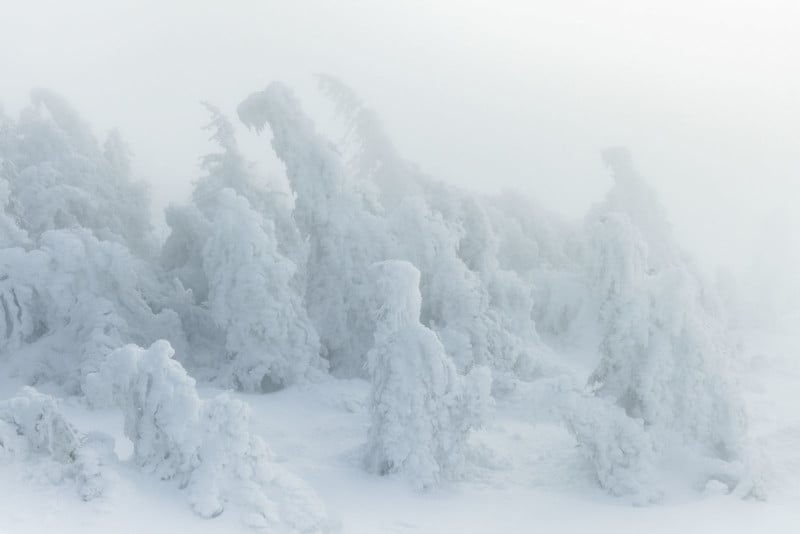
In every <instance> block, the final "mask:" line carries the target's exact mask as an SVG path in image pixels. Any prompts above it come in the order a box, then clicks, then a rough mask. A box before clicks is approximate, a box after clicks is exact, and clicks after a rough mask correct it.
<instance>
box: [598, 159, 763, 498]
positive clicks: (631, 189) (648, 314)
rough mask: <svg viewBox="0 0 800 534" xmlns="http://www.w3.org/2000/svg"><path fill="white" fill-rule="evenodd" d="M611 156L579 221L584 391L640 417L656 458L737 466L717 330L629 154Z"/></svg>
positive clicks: (740, 451) (735, 405)
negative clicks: (604, 190)
mask: <svg viewBox="0 0 800 534" xmlns="http://www.w3.org/2000/svg"><path fill="white" fill-rule="evenodd" d="M611 154H612V156H613V157H610V156H609V155H608V153H607V154H606V159H607V161H609V162H610V164H611V165H612V170H613V172H614V177H615V180H616V184H615V187H614V189H613V190H612V192H611V194H610V195H609V200H608V201H607V202H606V203H605V204H603V205H600V206H598V207H596V208H595V209H594V210H593V213H592V214H590V216H589V217H588V218H587V223H586V225H587V232H588V240H589V250H590V253H589V257H588V261H589V263H588V266H589V272H590V283H591V287H592V288H593V296H594V297H593V298H594V299H595V302H596V303H597V313H598V320H599V325H600V332H601V342H600V347H599V348H600V355H601V358H600V362H599V364H598V366H597V368H596V369H595V370H594V372H593V373H592V375H591V377H590V379H589V385H590V387H591V389H592V390H593V391H594V392H595V393H596V394H597V395H599V396H601V397H604V398H607V399H610V400H611V401H613V402H614V403H616V404H617V405H618V406H620V407H621V408H623V409H624V410H625V413H626V414H628V416H629V417H632V418H635V419H641V420H642V421H643V422H644V425H645V428H646V430H647V432H648V433H650V434H651V435H652V436H653V437H654V438H653V439H654V443H655V444H656V446H657V449H659V450H660V452H663V451H665V450H668V449H669V448H670V447H678V448H682V449H684V450H687V451H691V452H692V453H694V454H697V455H698V456H700V457H705V458H709V459H712V461H716V460H722V461H724V462H746V461H747V460H748V458H747V455H748V447H747V440H746V423H745V417H744V411H743V408H742V404H741V400H740V399H739V397H738V395H737V393H736V391H735V388H734V387H733V384H732V382H731V374H730V371H729V369H728V364H729V362H728V360H729V356H730V353H729V347H728V345H727V344H726V342H725V337H724V332H723V330H722V325H721V322H720V321H719V320H718V319H716V318H715V317H713V316H712V315H711V314H710V313H709V311H708V308H707V306H706V304H705V302H706V301H705V300H704V296H703V291H706V290H707V289H706V288H704V287H703V282H702V280H701V279H699V278H698V276H696V274H695V272H694V270H693V267H692V266H691V264H690V263H688V262H687V260H686V259H685V258H684V256H683V254H682V252H681V251H680V250H679V248H678V247H677V245H676V244H675V242H674V241H673V238H672V236H671V233H670V231H669V227H668V225H667V223H666V221H665V220H661V219H660V218H659V217H660V214H661V213H662V210H661V209H660V206H659V205H658V204H657V199H656V198H655V196H654V194H653V193H652V191H651V190H650V189H649V188H647V187H646V186H645V185H644V184H643V183H641V179H640V178H639V177H638V175H636V174H635V172H633V171H632V167H631V165H630V158H629V156H627V154H626V153H625V152H621V151H614V152H612V153H611ZM644 205H647V206H650V208H651V209H647V210H643V209H642V206H644ZM711 476H713V474H712V475H711ZM726 482H729V483H730V484H731V485H735V484H736V481H732V480H726Z"/></svg>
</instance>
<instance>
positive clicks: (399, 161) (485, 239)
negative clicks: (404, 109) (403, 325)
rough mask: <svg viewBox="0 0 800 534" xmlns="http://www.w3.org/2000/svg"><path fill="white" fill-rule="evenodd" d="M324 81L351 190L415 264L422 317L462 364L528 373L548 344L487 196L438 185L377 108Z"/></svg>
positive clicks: (506, 374) (499, 373)
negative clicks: (395, 142) (507, 259)
mask: <svg viewBox="0 0 800 534" xmlns="http://www.w3.org/2000/svg"><path fill="white" fill-rule="evenodd" d="M320 84H321V86H322V88H323V90H324V91H325V93H326V94H328V95H329V96H330V97H331V99H332V101H333V102H334V104H335V106H336V108H337V111H338V112H339V114H340V116H341V117H342V119H343V121H344V123H345V135H344V139H343V141H342V142H341V143H340V144H339V147H338V148H339V152H340V153H341V154H342V160H343V165H344V167H345V169H346V171H347V175H348V176H350V180H349V183H350V184H352V187H353V188H355V189H357V190H358V191H360V192H362V195H363V197H364V198H365V201H366V202H367V203H368V204H369V205H371V206H377V209H378V210H379V211H380V212H382V213H385V216H386V217H387V219H388V221H389V230H390V233H391V241H392V243H394V246H393V247H392V250H393V252H392V253H390V254H389V255H388V256H387V257H393V258H402V259H406V260H409V261H411V262H412V263H413V264H414V265H415V266H416V267H418V268H419V269H420V271H421V273H422V274H421V286H420V289H421V292H422V297H423V299H422V302H423V304H422V322H423V324H425V325H426V326H428V327H430V328H432V329H433V330H434V331H436V332H437V333H438V334H439V336H440V337H441V339H442V342H443V343H444V346H445V348H446V349H447V351H448V353H449V354H451V355H452V357H453V358H454V360H455V362H456V364H457V365H458V367H459V369H461V370H468V369H470V368H471V367H472V366H475V365H484V364H486V365H490V366H492V368H493V370H494V371H495V378H496V379H500V380H502V381H503V382H507V381H508V379H509V378H510V377H513V376H530V374H531V372H532V370H533V369H534V368H535V367H536V365H537V364H538V363H539V361H538V360H539V359H540V357H541V355H542V353H544V352H545V350H544V347H543V346H542V344H541V343H540V342H539V339H538V336H537V334H536V327H535V324H534V322H533V319H532V308H533V300H532V298H531V294H532V288H531V286H530V284H528V283H526V282H525V281H524V280H522V279H521V278H520V277H519V276H518V275H517V274H516V273H514V272H512V271H510V270H508V269H505V268H503V267H502V266H501V265H500V263H499V261H498V259H497V246H498V241H497V235H496V234H497V231H496V229H495V228H494V226H493V220H492V219H491V218H490V217H489V214H488V211H487V207H488V203H487V201H486V200H485V199H483V198H481V197H478V196H477V195H471V194H468V193H466V192H464V191H461V190H459V189H457V188H455V187H452V186H448V185H445V184H443V183H440V182H437V181H435V180H433V179H431V178H430V177H428V176H426V175H425V174H424V173H422V172H421V171H420V170H419V169H418V168H417V167H416V166H415V165H413V164H411V163H409V162H408V161H406V160H404V159H403V158H402V157H400V155H398V154H397V152H396V151H395V149H394V147H393V146H392V143H391V141H390V140H389V139H388V137H387V136H386V134H385V132H384V131H383V128H382V126H381V124H380V121H379V119H378V118H377V115H376V114H375V112H374V111H373V110H371V109H370V108H369V107H367V106H365V105H364V104H363V103H362V102H361V100H360V99H359V98H358V96H357V95H356V94H355V93H354V92H353V91H352V90H351V89H350V88H349V87H347V86H346V85H344V84H343V83H342V82H340V81H339V80H337V79H335V78H333V77H330V76H322V77H321V80H320Z"/></svg>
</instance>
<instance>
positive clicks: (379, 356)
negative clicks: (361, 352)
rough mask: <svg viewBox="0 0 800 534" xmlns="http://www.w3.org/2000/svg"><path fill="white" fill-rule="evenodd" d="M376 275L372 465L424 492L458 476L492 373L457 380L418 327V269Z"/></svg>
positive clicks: (384, 266) (431, 337)
mask: <svg viewBox="0 0 800 534" xmlns="http://www.w3.org/2000/svg"><path fill="white" fill-rule="evenodd" d="M373 268H374V269H375V270H376V271H377V273H376V274H377V276H376V278H377V299H378V300H379V302H380V303H381V304H380V307H379V310H378V314H377V329H376V332H375V345H374V346H373V348H372V349H371V350H370V352H369V354H368V367H369V373H370V377H371V381H372V394H371V397H372V399H371V404H370V406H371V414H370V416H371V419H370V429H369V440H368V445H367V456H366V462H367V466H368V468H369V469H370V470H371V471H373V472H376V473H379V474H389V473H395V472H397V473H402V474H403V475H405V476H406V477H407V478H408V479H409V480H410V481H411V482H412V484H414V485H415V486H416V487H417V488H419V489H424V488H428V487H431V486H434V485H436V484H437V483H438V482H439V481H440V479H442V478H457V477H458V476H459V471H460V468H461V464H462V463H463V459H464V444H465V441H466V438H467V435H468V434H469V432H470V430H471V429H472V428H475V427H476V426H478V425H480V424H481V421H482V419H483V416H484V413H485V409H486V407H487V403H488V402H489V399H488V397H489V386H490V382H491V378H490V374H489V372H488V370H486V369H485V368H476V369H475V370H474V371H473V372H472V373H471V374H470V375H468V376H467V377H462V376H459V375H458V373H457V371H456V367H455V365H454V364H453V362H452V361H451V360H450V358H449V357H448V356H447V354H446V353H445V350H444V347H443V346H442V343H441V341H439V338H438V337H437V336H436V334H435V333H434V332H432V331H431V330H430V329H428V328H426V327H425V326H423V325H422V324H420V322H419V314H420V307H421V296H420V293H419V271H418V270H417V269H416V268H415V267H414V266H413V265H411V264H410V263H408V262H404V261H386V262H381V263H379V264H376V265H375V266H374V267H373Z"/></svg>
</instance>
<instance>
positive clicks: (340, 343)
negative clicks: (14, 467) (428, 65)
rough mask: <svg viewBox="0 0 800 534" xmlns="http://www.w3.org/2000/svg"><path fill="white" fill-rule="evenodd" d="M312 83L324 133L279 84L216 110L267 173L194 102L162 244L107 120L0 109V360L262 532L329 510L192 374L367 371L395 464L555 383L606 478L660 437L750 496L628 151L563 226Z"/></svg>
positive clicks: (435, 454)
mask: <svg viewBox="0 0 800 534" xmlns="http://www.w3.org/2000/svg"><path fill="white" fill-rule="evenodd" d="M321 85H322V87H323V89H324V91H325V92H326V93H327V94H328V95H329V96H330V97H331V98H332V100H333V102H334V105H335V106H336V108H337V111H338V112H339V117H340V119H341V121H342V122H343V123H344V128H345V135H344V136H343V138H342V139H343V140H342V141H341V142H340V143H338V144H336V143H332V142H330V141H329V140H328V138H327V137H326V136H325V135H323V133H322V132H320V131H318V130H317V129H316V127H315V125H314V123H313V122H312V120H311V119H310V118H309V117H307V116H306V115H305V114H304V113H303V111H302V109H301V106H300V103H299V102H298V100H297V98H296V97H295V96H294V95H293V93H292V92H291V91H290V90H289V89H288V88H287V87H285V86H283V85H282V84H279V83H273V84H271V85H269V86H268V87H267V88H266V89H264V90H263V91H260V92H256V93H253V94H252V95H251V96H249V97H248V98H246V99H245V100H244V101H243V102H242V103H241V104H240V105H239V107H238V110H237V111H238V115H239V118H240V119H241V121H242V122H243V123H244V124H245V125H246V126H248V127H250V128H253V129H255V130H256V131H258V132H262V131H266V130H267V129H268V130H269V131H270V133H271V136H272V139H271V147H272V151H273V152H274V155H275V156H277V158H278V159H279V160H281V161H282V162H283V164H284V166H285V171H286V179H287V180H286V181H285V183H280V182H281V179H282V177H273V176H264V175H262V174H260V173H259V171H258V170H257V168H256V167H255V166H254V165H253V164H252V163H251V162H250V161H249V160H248V158H247V157H246V156H245V154H244V153H243V152H242V151H241V149H240V148H239V145H238V144H237V141H236V131H235V127H234V125H233V124H232V123H231V122H230V121H228V119H226V118H225V117H224V115H223V114H222V113H221V112H220V110H218V109H217V108H214V107H213V106H211V105H206V107H207V109H208V110H209V111H210V113H211V116H212V119H211V124H210V125H209V128H210V129H211V131H212V140H213V141H214V142H215V143H217V144H218V145H219V147H220V150H219V151H218V152H213V153H211V154H208V155H206V156H204V157H203V158H202V159H201V163H202V167H203V175H202V176H200V177H199V179H198V180H197V181H196V183H195V188H194V191H193V193H192V195H191V198H190V199H189V201H188V202H186V203H184V204H182V205H173V206H170V207H169V208H168V209H167V211H166V222H167V225H168V226H169V231H170V233H169V236H168V237H167V239H166V241H165V242H164V243H163V245H162V246H161V247H160V250H159V246H158V244H157V242H156V240H155V237H154V233H153V231H152V228H151V223H150V219H149V211H148V205H147V195H146V192H145V188H144V187H142V186H141V184H138V183H136V182H135V181H133V180H132V179H131V178H130V173H129V169H128V166H129V163H128V155H127V150H126V149H125V147H124V144H123V143H122V141H121V140H120V138H119V136H118V135H116V134H112V135H111V136H109V138H108V140H107V141H106V143H105V145H104V146H103V147H102V148H101V147H100V145H99V144H98V143H97V141H96V139H95V137H94V136H93V135H92V133H91V131H90V129H89V128H88V126H87V125H86V124H84V123H83V122H82V121H81V120H80V119H79V118H78V116H77V114H76V113H75V112H74V111H73V110H72V109H71V108H69V106H67V105H66V104H65V103H64V102H63V100H61V99H60V98H59V97H57V96H55V95H53V94H51V93H49V92H46V91H38V92H36V93H35V94H34V96H33V105H32V106H31V107H29V108H28V109H26V110H25V111H23V113H22V114H21V116H20V117H19V118H18V119H17V120H12V119H10V118H7V117H5V116H4V115H1V114H0V207H2V210H0V357H2V362H3V364H4V366H5V367H6V368H7V370H8V372H9V373H10V374H15V375H16V376H17V377H19V378H20V379H21V380H23V381H25V382H27V383H29V384H48V385H49V386H52V385H55V386H60V387H58V388H56V389H55V390H56V391H58V392H60V393H63V394H69V395H78V396H79V397H80V398H81V401H82V402H83V401H86V402H85V404H87V405H89V406H94V407H100V406H103V405H106V404H109V403H111V404H114V405H116V406H118V407H119V408H120V409H121V410H122V411H123V413H124V414H125V417H126V430H125V432H126V435H127V436H128V437H129V438H130V440H131V441H132V442H133V443H134V463H135V464H136V465H138V466H140V467H141V468H143V469H145V470H147V471H151V472H153V473H156V474H157V475H158V476H160V477H161V478H167V479H172V480H176V481H178V482H179V484H185V485H187V486H188V492H187V493H188V495H189V499H190V502H191V503H192V506H193V508H194V509H195V511H196V512H197V513H198V514H200V515H201V516H203V517H211V516H214V515H216V514H219V513H221V512H222V511H223V510H224V509H226V507H227V506H228V505H229V504H231V503H236V506H239V507H244V508H245V509H246V510H248V512H247V514H248V517H249V519H248V522H250V523H252V524H254V525H256V526H262V527H265V528H279V529H280V528H283V529H288V530H292V529H294V530H295V531H301V532H314V531H315V529H316V530H324V529H325V528H328V527H327V526H328V525H329V524H330V523H329V521H328V519H327V515H326V512H325V511H324V507H322V505H321V504H320V503H319V501H318V500H317V499H316V497H314V496H313V493H312V492H311V491H310V490H308V489H307V488H306V487H305V486H304V485H303V484H302V483H301V482H299V481H297V480H296V479H294V478H293V477H291V476H289V475H288V474H286V473H284V472H283V471H282V470H280V469H278V467H277V466H276V465H275V464H274V463H273V462H272V461H271V459H270V455H269V453H268V451H267V450H266V448H265V446H264V445H263V443H262V442H261V441H260V440H259V439H258V438H257V437H256V436H254V435H253V434H251V432H250V431H249V428H248V410H247V406H246V405H245V404H243V403H242V402H240V401H238V400H234V399H232V398H231V397H229V396H225V395H222V396H218V397H215V398H214V399H211V400H202V399H201V398H200V397H199V396H198V393H197V390H196V388H195V379H199V380H201V381H202V382H203V383H208V384H209V385H212V386H215V387H223V388H234V389H237V390H240V391H245V392H249V393H270V392H274V391H277V390H282V389H287V388H288V389H289V392H291V391H292V388H291V386H293V385H298V384H299V385H300V387H298V388H296V389H295V391H299V390H302V389H303V388H306V387H314V386H315V385H318V383H319V381H318V380H317V379H321V378H322V377H323V375H324V374H325V373H326V372H328V371H330V373H331V374H332V375H334V376H335V377H338V378H346V379H351V378H356V379H364V378H367V379H369V381H370V384H371V391H372V394H371V395H372V396H371V402H370V404H369V406H368V407H367V408H368V409H367V410H364V413H365V414H366V413H368V414H369V425H368V428H369V430H368V432H367V435H366V436H364V437H365V439H366V440H367V453H366V463H367V466H368V468H369V469H370V470H371V471H373V472H375V473H381V474H389V473H398V474H400V475H401V476H404V477H406V478H408V479H409V480H410V481H411V483H412V485H414V486H416V487H418V488H429V487H431V486H434V485H436V484H437V483H440V482H441V481H443V480H458V479H460V478H461V477H463V476H467V473H470V472H472V471H471V470H470V469H465V468H464V467H465V466H464V463H465V459H466V458H468V457H470V454H468V451H467V449H468V439H467V438H468V437H469V436H473V435H475V432H474V430H475V429H477V428H478V427H480V426H481V425H482V424H486V423H487V421H488V422H491V417H490V416H489V415H488V413H487V410H486V407H487V406H488V405H490V404H491V402H490V399H489V391H490V390H491V392H492V393H493V394H494V395H495V396H496V397H497V398H498V399H503V398H506V399H508V398H511V397H513V396H515V395H517V398H519V395H521V394H522V393H520V392H524V391H530V390H536V388H537V385H543V386H542V387H541V388H539V389H540V390H542V391H544V390H546V389H547V388H546V387H544V385H546V384H548V383H552V384H559V387H558V388H557V390H558V391H557V392H556V393H555V394H554V396H553V398H552V399H550V400H549V401H548V403H541V402H537V401H534V400H532V401H531V402H530V406H529V411H530V412H531V414H536V412H537V411H540V410H544V409H545V408H543V405H544V404H548V406H549V408H547V410H549V411H550V413H549V417H554V418H555V419H556V421H557V422H558V423H559V424H561V425H562V426H561V427H560V431H561V432H562V434H563V436H564V439H566V440H574V441H573V442H574V444H575V445H577V448H578V449H577V450H578V451H580V452H581V454H582V455H583V456H582V458H583V460H582V461H583V462H584V463H583V464H582V465H583V466H586V467H588V469H591V471H592V472H593V473H594V479H596V482H597V483H599V485H600V486H601V487H603V488H604V489H605V490H607V491H608V492H609V493H611V494H613V495H620V496H621V495H628V496H632V497H633V500H634V501H636V502H641V503H644V502H653V501H655V500H657V499H658V497H659V495H661V493H662V491H667V490H665V488H664V484H663V481H664V480H663V479H664V470H665V469H666V468H667V467H666V466H667V465H668V463H669V462H670V461H674V459H675V458H676V457H677V458H682V459H684V460H686V462H685V463H686V465H687V466H691V467H690V468H687V472H686V473H671V475H672V476H673V477H677V476H682V477H684V478H685V482H686V484H687V485H692V486H694V487H700V488H703V487H705V485H707V484H711V485H712V486H713V485H715V484H716V485H722V486H724V487H725V489H726V491H729V492H734V493H736V494H739V495H743V496H748V495H749V496H761V495H763V492H762V490H763V488H762V485H761V483H760V476H759V473H758V469H757V467H756V466H757V463H758V462H757V461H756V459H757V451H754V448H753V445H752V441H751V440H750V438H749V436H748V429H747V424H746V420H745V416H744V410H743V408H742V404H741V401H740V398H739V393H738V391H737V384H736V383H735V381H734V380H733V379H732V378H731V373H730V371H729V369H728V367H729V364H730V360H731V357H732V353H733V350H732V347H733V343H732V342H731V341H730V339H731V337H730V336H729V334H728V332H726V330H725V314H726V312H725V310H724V309H723V307H724V302H725V301H724V300H723V299H720V298H719V297H718V296H717V295H716V292H715V288H714V287H712V286H710V285H709V284H707V283H706V281H705V280H704V278H703V276H702V274H701V273H700V271H699V269H698V268H696V267H695V266H694V265H693V264H692V262H691V260H690V259H689V258H688V257H687V256H686V255H685V253H684V252H683V251H682V250H681V248H680V246H679V244H678V243H677V242H676V240H675V239H674V237H673V235H672V233H671V230H670V226H669V223H668V220H667V218H666V215H665V210H664V209H663V207H662V206H661V205H660V203H659V202H658V198H657V196H656V194H655V191H654V190H653V189H652V188H650V187H649V186H648V185H647V184H646V182H645V181H644V180H643V179H642V178H641V176H639V175H638V173H637V172H636V171H635V169H634V167H633V163H632V161H631V158H630V155H629V154H628V153H627V152H626V151H625V150H624V149H610V150H608V151H606V152H605V153H604V159H605V161H606V163H607V164H608V165H609V166H610V167H611V171H612V175H613V177H614V179H615V185H614V187H613V188H612V190H611V191H610V192H609V194H608V196H607V198H606V199H605V200H604V201H603V202H601V203H599V204H598V205H596V206H594V207H593V208H592V209H591V210H590V212H589V213H588V214H587V216H586V217H585V219H584V220H583V221H582V223H581V222H578V223H575V222H570V221H566V220H563V219H561V218H559V217H558V216H557V215H555V214H553V213H550V212H549V211H547V210H546V209H544V208H542V207H541V206H539V205H537V204H536V203H534V202H531V201H529V200H528V199H526V198H524V196H521V195H518V194H515V193H513V192H506V193H503V194H501V195H498V196H495V197H486V196H479V195H474V194H471V193H469V192H466V191H463V190H461V189H458V188H456V187H453V186H450V185H447V184H444V183H441V182H437V181H436V180H434V179H432V178H430V177H428V176H426V175H425V174H424V173H423V172H422V171H421V170H420V169H419V168H417V167H416V166H415V165H414V164H412V163H410V162H408V161H407V160H405V159H403V158H402V157H401V156H400V155H399V154H398V152H397V151H396V150H395V148H394V147H393V146H392V144H391V141H390V140H389V136H388V135H387V134H386V133H385V132H384V131H383V129H382V127H381V124H380V121H379V120H378V117H377V114H375V113H374V111H372V110H370V109H369V108H368V107H366V106H365V105H364V104H363V103H362V102H361V101H360V100H359V99H358V97H357V96H356V95H355V93H354V92H353V91H352V90H350V89H349V88H347V87H346V86H344V85H343V84H341V82H338V81H337V80H335V79H333V78H330V77H323V78H322V80H321ZM376 310H378V311H377V312H376ZM159 339H162V340H166V341H159V342H157V343H155V344H153V345H152V346H151V344H152V343H153V342H155V341H156V340H159ZM167 341H168V342H169V343H167ZM131 343H133V344H134V345H129V344H131ZM148 346H149V347H150V348H149V349H142V348H139V347H148ZM171 347H175V352H176V353H177V354H176V358H175V359H173V358H172V355H173V349H172V348H171ZM189 373H191V375H192V376H193V377H194V378H192V377H190V376H189ZM587 377H588V380H587ZM310 379H311V380H310ZM326 380H327V379H326ZM331 380H332V379H331ZM315 381H316V382H317V384H315ZM342 383H345V382H342ZM584 384H585V385H584ZM490 385H491V388H490ZM286 393H288V392H287V391H284V392H283V393H280V394H278V395H282V394H286ZM37 402H39V401H37ZM42 402H44V401H42ZM40 404H42V403H40ZM45 404H46V403H44V404H42V406H44V405H45ZM534 419H535V418H534ZM363 428H366V424H365V425H364V427H363ZM564 429H566V430H568V431H569V433H567V432H566V431H565V430H564ZM26 435H27V434H26ZM31 435H34V434H31ZM570 436H571V437H570ZM26 439H27V438H26ZM37 439H38V438H37ZM9 443H10V442H9ZM473 456H476V457H477V456H480V454H478V455H473ZM689 470H691V471H692V472H691V473H689V472H688V471H689Z"/></svg>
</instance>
